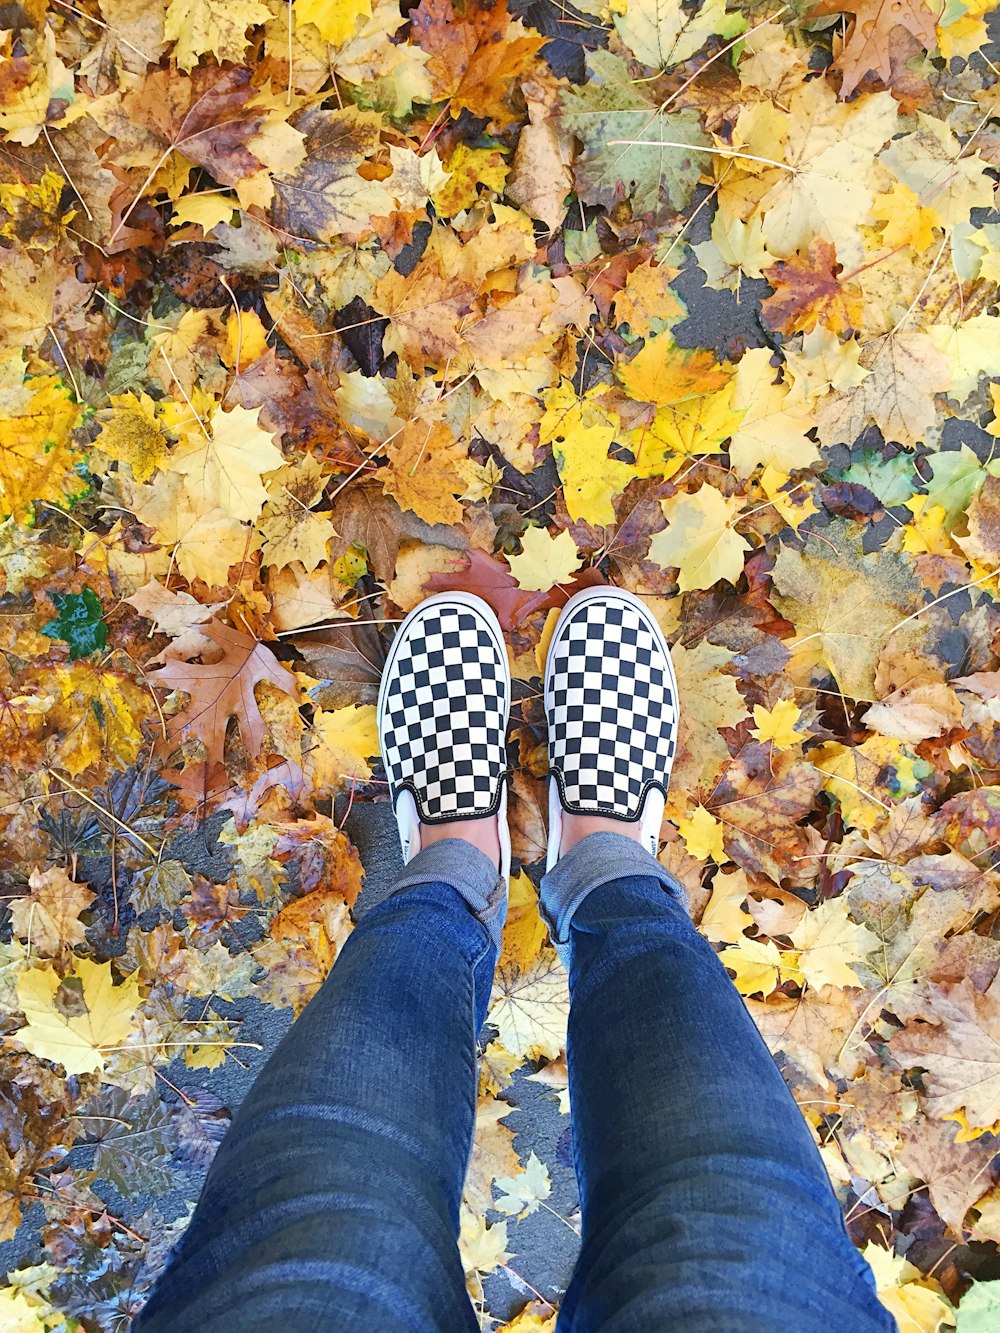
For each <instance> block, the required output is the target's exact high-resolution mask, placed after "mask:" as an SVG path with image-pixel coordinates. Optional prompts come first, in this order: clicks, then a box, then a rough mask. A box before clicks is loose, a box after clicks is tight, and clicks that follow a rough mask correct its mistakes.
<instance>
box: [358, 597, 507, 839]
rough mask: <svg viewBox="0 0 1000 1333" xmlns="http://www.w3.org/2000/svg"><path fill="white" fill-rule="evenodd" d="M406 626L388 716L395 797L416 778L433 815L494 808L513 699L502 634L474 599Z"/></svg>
mask: <svg viewBox="0 0 1000 1333" xmlns="http://www.w3.org/2000/svg"><path fill="white" fill-rule="evenodd" d="M400 633H401V635H404V636H405V638H404V639H403V642H402V643H400V644H398V646H396V645H394V656H393V660H392V662H391V663H390V665H389V667H388V670H389V671H390V673H391V674H390V678H389V680H388V681H387V682H386V688H385V703H384V708H383V714H382V718H381V728H382V747H383V757H384V759H385V768H386V777H387V778H388V779H389V784H390V787H391V790H392V794H393V799H395V794H396V792H397V791H398V790H399V789H400V788H401V787H408V788H409V789H410V791H411V792H412V793H413V797H414V800H415V801H416V803H417V810H418V812H419V814H420V818H421V819H422V820H424V822H425V823H434V822H435V821H441V820H446V819H456V818H470V817H473V816H477V815H488V814H492V813H494V812H495V811H496V810H497V808H498V806H499V803H500V793H501V782H500V779H501V777H502V776H503V774H504V773H505V772H506V771H507V755H506V749H505V744H504V732H505V729H506V721H507V711H508V708H509V700H508V697H507V696H508V685H507V673H506V663H504V662H503V661H502V660H501V657H500V651H499V648H498V646H497V643H496V640H495V638H494V636H493V634H491V632H490V630H489V628H488V627H487V625H486V624H485V622H484V621H483V620H482V618H481V617H480V616H478V615H477V614H476V612H475V611H474V610H473V609H472V608H471V607H466V606H444V605H438V606H432V607H428V609H427V611H426V612H425V613H423V614H419V613H418V614H417V615H416V616H415V617H414V618H413V619H412V620H410V621H409V622H408V623H407V624H406V625H405V626H404V628H403V629H402V630H401V631H400Z"/></svg>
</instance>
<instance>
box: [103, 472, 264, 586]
mask: <svg viewBox="0 0 1000 1333" xmlns="http://www.w3.org/2000/svg"><path fill="white" fill-rule="evenodd" d="M129 507H130V508H131V509H132V512H133V513H134V514H135V515H136V517H137V518H139V519H141V521H142V522H143V523H146V524H148V525H149V526H150V527H151V528H152V529H153V530H154V532H155V533H156V540H157V542H158V543H159V544H160V545H161V546H165V547H168V548H169V549H170V552H171V555H172V558H173V560H174V561H175V562H176V564H177V567H178V569H179V570H180V571H181V573H182V574H183V575H184V577H185V578H186V579H204V580H205V582H206V583H207V584H209V585H210V586H218V587H222V586H224V585H225V584H226V583H227V582H228V571H229V567H230V566H231V565H235V564H237V563H239V562H240V561H242V560H245V559H246V558H247V556H249V555H251V554H252V553H253V552H254V551H255V550H257V549H258V547H259V546H260V536H259V534H258V533H257V532H256V531H255V530H254V529H253V528H249V527H246V526H245V525H244V524H242V523H241V522H240V521H239V519H236V518H233V517H232V516H231V515H229V514H226V513H224V511H223V510H222V509H220V508H219V507H218V506H217V505H214V504H213V503H212V502H211V500H210V499H209V498H208V497H205V496H203V495H199V494H197V493H196V491H195V488H194V487H191V486H189V485H188V484H187V478H185V477H183V476H181V474H180V473H179V472H171V473H168V474H167V475H166V476H163V477H159V478H157V481H156V484H155V485H149V486H143V487H138V486H137V487H135V488H134V490H133V491H132V492H131V494H130V499H129Z"/></svg>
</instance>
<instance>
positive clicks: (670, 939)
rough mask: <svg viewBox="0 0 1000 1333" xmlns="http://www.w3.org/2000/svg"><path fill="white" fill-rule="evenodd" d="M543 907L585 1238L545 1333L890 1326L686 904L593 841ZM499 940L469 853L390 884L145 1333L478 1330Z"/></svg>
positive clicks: (262, 1088) (210, 1192)
mask: <svg viewBox="0 0 1000 1333" xmlns="http://www.w3.org/2000/svg"><path fill="white" fill-rule="evenodd" d="M500 897H502V895H500ZM542 902H543V905H544V908H545V911H546V915H547V917H548V919H549V921H550V924H551V926H552V928H553V931H554V934H555V936H556V939H557V941H558V942H559V944H560V946H561V948H563V949H564V950H565V951H566V952H567V954H568V957H569V964H570V991H571V996H572V1008H571V1014H570V1023H569V1080H570V1100H571V1104H572V1115H573V1130H574V1142H575V1153H576V1169H577V1175H578V1177H579V1184H580V1197H581V1210H582V1228H583V1246H582V1251H581V1254H580V1258H579V1261H578V1263H577V1266H576V1271H575V1273H574V1276H573V1279H572V1282H571V1283H570V1286H569V1290H568V1291H567V1293H566V1296H565V1299H564V1301H563V1305H562V1311H561V1314H560V1317H559V1329H560V1333H570V1331H572V1333H590V1331H591V1330H595V1331H596V1330H598V1329H600V1330H605V1331H606V1333H607V1331H609V1330H614V1331H615V1333H625V1331H626V1330H636V1331H638V1330H641V1331H642V1333H647V1330H653V1331H654V1333H659V1330H664V1329H678V1330H683V1333H702V1331H703V1330H704V1331H706V1333H707V1331H708V1330H712V1331H713V1333H715V1331H718V1333H789V1331H790V1330H794V1331H795V1333H873V1331H874V1330H891V1329H894V1328H895V1324H894V1321H893V1320H892V1318H891V1317H890V1315H889V1314H888V1313H887V1312H886V1311H885V1310H884V1309H883V1308H882V1306H881V1305H880V1304H879V1302H878V1300H877V1299H876V1296H875V1288H874V1285H873V1282H872V1279H871V1274H870V1271H869V1269H868V1265H867V1264H866V1262H865V1260H864V1259H863V1258H862V1257H861V1255H860V1254H859V1253H858V1252H857V1251H856V1250H855V1249H854V1247H853V1246H852V1245H851V1243H850V1241H849V1239H848V1237H847V1233H846V1231H845V1229H844V1223H843V1220H842V1218H841V1213H840V1209H839V1207H838V1204H837V1201H836V1198H835V1197H834V1195H833V1192H832V1190H831V1188H830V1185H829V1183H828V1180H827V1176H826V1171H825V1169H824V1167H823V1163H822V1160H821V1158H820V1156H819V1153H818V1152H817V1150H816V1148H815V1146H814V1144H813V1141H812V1137H811V1135H810V1133H809V1130H808V1128H807V1127H806V1124H805V1122H804V1120H803V1119H802V1116H801V1115H800V1113H799V1110H798V1108H797V1107H796V1105H795V1103H794V1101H793V1100H792V1097H791V1095H790V1094H789V1092H788V1090H787V1088H786V1087H785V1084H784V1081H783V1080H782V1078H781V1075H780V1074H779V1072H778V1070H777V1068H776V1067H775V1065H774V1062H773V1061H772V1059H771V1056H770V1054H769V1053H768V1051H767V1048H766V1046H765V1045H764V1042H763V1040H762V1039H761V1037H760V1036H759V1034H758V1032H757V1029H756V1028H755V1026H754V1024H753V1021H752V1020H751V1018H750V1016H749V1015H748V1013H747V1011H746V1008H745V1007H744V1005H743V1003H742V1001H741V999H740V997H739V995H738V994H737V992H736V990H735V989H734V987H733V986H732V984H731V982H730V980H729V978H728V976H727V974H726V972H725V969H724V968H723V967H722V965H721V964H720V963H719V961H718V959H717V958H716V956H715V954H714V952H713V951H712V949H711V947H710V946H709V945H708V944H707V943H706V942H705V940H704V939H702V938H701V936H700V935H699V934H698V933H697V931H696V930H695V929H694V928H693V926H692V924H691V921H690V919H689V917H688V913H687V910H686V908H685V906H684V903H683V896H682V893H681V890H680V889H679V887H678V886H677V885H676V884H675V883H674V882H673V881H672V880H671V879H670V877H669V876H668V875H667V874H666V872H665V871H664V870H663V869H662V867H661V866H659V865H658V864H657V862H656V861H654V860H653V858H652V857H651V856H649V855H648V853H646V852H644V851H643V850H642V849H641V848H640V847H639V846H638V845H637V844H636V843H634V842H631V841H630V840H629V839H627V838H625V837H623V836H622V835H620V834H617V833H598V834H592V835H591V836H590V837H588V838H585V839H584V840H583V841H582V842H580V843H579V844H578V845H577V846H576V847H575V848H574V849H573V850H572V851H571V852H570V853H569V854H568V855H567V856H566V857H564V858H563V860H561V861H560V862H559V864H558V865H557V866H556V868H555V869H554V870H553V871H552V872H551V873H550V874H549V875H547V876H546V878H545V880H544V882H543V889H542ZM501 918H502V907H498V892H497V876H496V869H495V867H493V866H491V865H490V863H489V861H488V860H487V858H486V857H485V856H483V855H482V854H481V853H480V852H478V851H476V850H475V849H474V848H472V847H470V846H469V845H467V844H465V843H462V842H458V841H449V842H443V843H438V844H434V845H432V846H431V847H429V848H427V849H426V850H425V851H423V852H421V853H420V854H419V856H418V857H416V858H415V859H414V860H413V861H412V862H411V863H410V865H409V866H407V867H406V870H405V871H404V873H403V877H402V878H401V879H400V880H399V881H398V882H397V884H396V886H395V888H394V891H392V892H391V893H390V894H389V895H388V896H387V897H386V898H385V899H384V900H383V901H382V902H381V903H379V904H378V905H377V906H375V907H373V908H371V909H370V910H369V911H368V912H367V913H366V915H365V916H364V917H363V918H362V920H361V922H360V924H359V925H358V927H357V928H356V930H355V931H354V933H353V935H352V936H351V937H350V939H349V940H348V942H347V944H346V945H345V946H344V948H343V950H342V951H341V954H340V957H339V958H338V960H337V963H336V966H335V967H334V968H333V971H332V972H331V974H330V976H329V978H328V979H327V981H326V982H325V984H324V985H323V987H322V988H321V990H320V991H319V993H318V994H317V995H316V996H315V998H314V999H313V1000H312V1001H311V1002H310V1004H309V1005H308V1006H307V1007H306V1009H305V1011H304V1012H303V1013H302V1015H301V1017H300V1018H299V1019H298V1020H297V1021H296V1023H295V1024H294V1025H293V1027H292V1028H291V1030H290V1032H289V1033H288V1035H287V1036H286V1037H285V1038H284V1040H283V1041H282V1042H281V1043H280V1045H279V1046H278V1048H277V1049H276V1051H275V1052H274V1054H273V1055H272V1057H271V1059H270V1060H269V1061H268V1063H267V1064H266V1065H265V1067H264V1069H263V1070H262V1071H261V1074H260V1076H259V1077H258V1079H257V1081H256V1083H255V1084H254V1087H253V1089H252V1090H251V1092H250V1094H249V1096H248V1097H247V1099H246V1101H245V1102H244V1104H243V1106H242V1107H241V1108H240V1110H239V1112H238V1113H237V1115H236V1118H235V1120H234V1122H233V1126H232V1128H231V1130H230V1132H229V1134H228V1135H227V1137H226V1139H225V1140H224V1142H223V1144H222V1146H221V1148H220V1150H219V1153H218V1155H217V1157H216V1160H215V1162H214V1163H213V1165H212V1168H211V1171H210V1172H209V1175H208V1179H207V1181H206V1183H205V1188H204V1192H203V1193H202V1196H201V1199H200V1201H199V1203H198V1206H197V1208H196V1210H195V1213H194V1216H193V1218H192V1221H191V1225H190V1227H189V1228H188V1230H187V1232H186V1233H185V1235H184V1237H183V1238H182V1240H181V1242H180V1244H179V1246H178V1248H177V1251H176V1252H175V1254H174V1256H173V1259H172V1261H171V1264H170V1266H169V1267H168V1269H167V1270H166V1272H165V1273H164V1274H163V1275H162V1277H161V1278H160V1280H159V1282H158V1284H157V1286H156V1288H155V1290H154V1292H153V1294H152V1296H151V1298H150V1300H149V1303H148V1304H147V1306H146V1308H145V1310H144V1311H143V1312H142V1313H141V1314H140V1315H139V1317H138V1319H137V1321H136V1322H135V1324H134V1328H135V1329H136V1330H137V1333H209V1331H210V1333H257V1331H258V1330H259V1331H260V1333H264V1330H266V1331H267V1333H329V1331H339V1330H344V1331H345V1333H369V1331H370V1333H390V1331H395V1330H399V1333H403V1330H406V1333H431V1331H433V1330H441V1333H458V1331H459V1330H463V1329H468V1330H475V1329H477V1328H478V1321H477V1320H476V1318H475V1316H474V1313H473V1309H472V1306H471V1304H470V1302H469V1299H468V1296H467V1295H466V1290H465V1282H464V1278H463V1273H462V1266H461V1263H460V1261H459V1258H458V1251H457V1247H456V1236H457V1234H458V1216H459V1201H460V1198H461V1193H462V1181H463V1177H464V1174H465V1170H466V1166H467V1164H468V1159H469V1153H470V1149H471V1143H472V1134H473V1126H474V1121H475V1110H476V1081H477V1080H476V1035H477V1032H478V1030H479V1027H480V1025H481V1023H482V1021H483V1017H484V1015H485V1011H486V1007H487V1003H488V1000H489V994H490V988H491V983H492V977H493V968H494V964H495V962H496V955H497V937H498V931H499V920H500V919H501Z"/></svg>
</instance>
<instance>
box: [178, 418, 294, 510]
mask: <svg viewBox="0 0 1000 1333" xmlns="http://www.w3.org/2000/svg"><path fill="white" fill-rule="evenodd" d="M259 414H260V409H259V408H255V409H254V411H252V412H249V411H247V409H246V408H245V407H234V408H231V409H230V410H229V411H228V412H224V411H223V410H222V407H221V406H219V407H217V408H216V410H215V411H214V412H213V414H212V416H211V418H210V420H209V421H207V422H205V423H204V424H205V428H204V429H202V427H201V426H200V425H199V423H197V422H192V423H191V426H190V427H189V428H188V431H187V434H186V438H185V439H183V440H182V441H181V442H180V444H178V446H177V447H176V449H174V451H173V453H172V455H171V458H170V466H171V468H172V470H173V471H175V472H177V473H179V474H180V475H181V476H183V477H185V478H186V479H187V481H188V484H189V485H191V486H194V487H197V490H198V493H199V495H200V496H201V497H202V498H203V500H204V501H205V502H207V503H210V504H211V505H212V507H213V508H217V509H219V510H221V512H222V513H223V514H225V515H227V517H229V518H235V519H239V520H241V521H252V520H253V519H255V518H257V516H258V515H259V514H260V511H261V510H262V509H263V507H264V505H265V503H266V502H267V488H266V487H265V486H264V483H263V481H262V480H261V478H262V477H263V475H264V473H265V472H273V471H274V470H275V469H276V468H279V467H281V465H282V463H283V462H284V461H285V460H284V458H283V457H282V453H281V450H280V449H279V448H278V447H277V445H276V444H275V443H274V440H273V438H272V437H271V436H270V435H268V434H267V432H266V431H264V430H262V429H261V428H260V426H258V424H257V417H258V416H259Z"/></svg>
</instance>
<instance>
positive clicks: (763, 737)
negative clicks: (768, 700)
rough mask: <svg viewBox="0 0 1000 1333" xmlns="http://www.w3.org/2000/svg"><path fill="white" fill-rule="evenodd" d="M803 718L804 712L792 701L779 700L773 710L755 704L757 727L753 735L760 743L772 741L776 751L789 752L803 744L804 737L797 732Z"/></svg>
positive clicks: (754, 718) (754, 716)
mask: <svg viewBox="0 0 1000 1333" xmlns="http://www.w3.org/2000/svg"><path fill="white" fill-rule="evenodd" d="M801 716H802V710H801V709H800V708H799V707H798V706H797V705H796V704H795V703H794V702H793V700H791V699H779V700H778V702H777V703H776V704H775V705H774V707H773V708H765V707H764V706H763V704H755V705H754V710H753V720H754V722H756V724H757V725H756V726H755V727H754V729H753V735H754V736H756V737H757V739H758V740H759V741H770V742H771V744H772V745H773V746H774V748H775V749H776V750H789V749H791V747H792V746H793V745H801V743H802V739H803V738H802V736H801V735H800V734H799V733H798V732H797V731H796V730H795V727H796V725H797V723H798V721H799V718H800V717H801Z"/></svg>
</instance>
